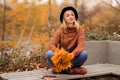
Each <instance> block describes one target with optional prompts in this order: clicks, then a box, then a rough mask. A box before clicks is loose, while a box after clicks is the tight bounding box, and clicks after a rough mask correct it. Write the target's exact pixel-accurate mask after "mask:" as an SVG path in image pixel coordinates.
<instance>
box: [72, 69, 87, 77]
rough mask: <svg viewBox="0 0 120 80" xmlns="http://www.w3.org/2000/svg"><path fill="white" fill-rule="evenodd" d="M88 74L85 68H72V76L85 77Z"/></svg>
mask: <svg viewBox="0 0 120 80" xmlns="http://www.w3.org/2000/svg"><path fill="white" fill-rule="evenodd" d="M86 73H87V69H86V68H84V67H76V68H72V69H71V71H70V74H81V75H84V74H86Z"/></svg>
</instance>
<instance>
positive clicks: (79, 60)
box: [72, 50, 88, 67]
mask: <svg viewBox="0 0 120 80" xmlns="http://www.w3.org/2000/svg"><path fill="white" fill-rule="evenodd" d="M87 57H88V53H87V51H85V50H83V51H82V52H81V53H80V54H79V55H78V56H76V57H75V58H74V59H73V61H72V64H73V67H80V66H82V65H83V64H84V63H85V61H86V60H87Z"/></svg>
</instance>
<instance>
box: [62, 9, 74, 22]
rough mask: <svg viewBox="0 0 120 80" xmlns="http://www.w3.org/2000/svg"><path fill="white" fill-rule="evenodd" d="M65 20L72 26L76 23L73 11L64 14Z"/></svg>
mask: <svg viewBox="0 0 120 80" xmlns="http://www.w3.org/2000/svg"><path fill="white" fill-rule="evenodd" d="M64 20H65V22H66V24H72V23H74V22H75V14H74V12H73V11H72V10H67V11H66V12H65V13H64Z"/></svg>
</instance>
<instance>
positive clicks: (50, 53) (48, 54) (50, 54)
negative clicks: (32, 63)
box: [46, 50, 54, 66]
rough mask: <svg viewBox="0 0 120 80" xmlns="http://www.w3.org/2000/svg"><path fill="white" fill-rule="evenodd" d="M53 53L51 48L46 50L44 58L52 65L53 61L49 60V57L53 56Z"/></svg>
mask: <svg viewBox="0 0 120 80" xmlns="http://www.w3.org/2000/svg"><path fill="white" fill-rule="evenodd" d="M53 53H54V52H53V51H52V50H48V52H47V53H46V59H47V61H48V62H49V63H50V65H51V66H52V65H53V62H52V60H51V57H52V56H53Z"/></svg>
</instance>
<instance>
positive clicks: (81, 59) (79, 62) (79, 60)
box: [46, 50, 88, 73]
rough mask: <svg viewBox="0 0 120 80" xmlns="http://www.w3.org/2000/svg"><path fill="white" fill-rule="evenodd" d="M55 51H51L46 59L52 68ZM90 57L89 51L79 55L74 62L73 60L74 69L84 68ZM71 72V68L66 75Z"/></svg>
mask: <svg viewBox="0 0 120 80" xmlns="http://www.w3.org/2000/svg"><path fill="white" fill-rule="evenodd" d="M53 53H54V52H53V51H52V50H49V51H48V52H47V53H46V59H47V61H48V62H49V63H50V65H51V66H53V62H52V61H51V57H52V56H53ZM87 57H88V53H87V51H85V50H83V51H82V52H81V53H80V54H79V55H77V56H76V57H75V58H74V59H73V60H72V62H71V63H72V64H73V65H72V67H80V66H82V65H83V64H84V63H85V61H86V60H87ZM70 70H71V68H68V69H66V70H65V71H64V73H69V71H70Z"/></svg>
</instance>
